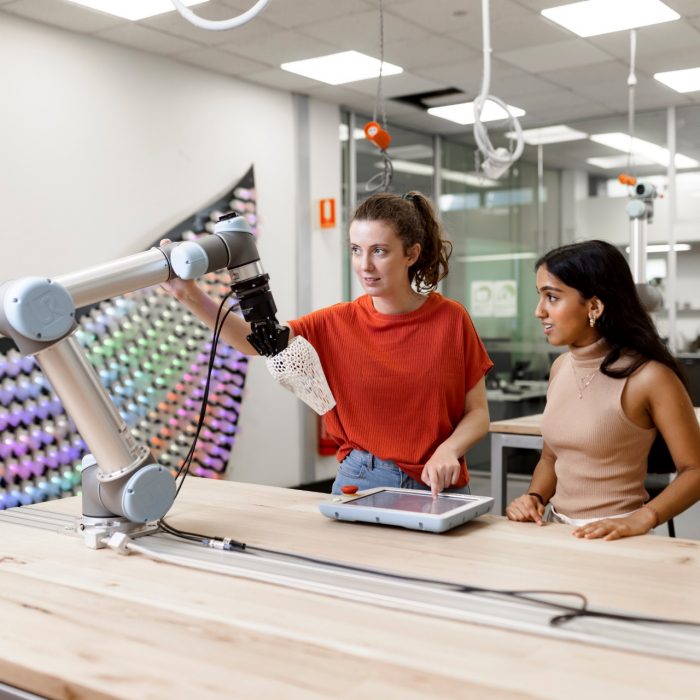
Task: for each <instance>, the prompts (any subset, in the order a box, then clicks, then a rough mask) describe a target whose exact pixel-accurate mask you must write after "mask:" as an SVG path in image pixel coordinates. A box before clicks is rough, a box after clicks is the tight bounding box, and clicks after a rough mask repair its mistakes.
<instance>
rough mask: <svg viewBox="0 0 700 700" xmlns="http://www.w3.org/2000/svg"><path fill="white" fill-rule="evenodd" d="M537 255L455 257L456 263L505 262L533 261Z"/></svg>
mask: <svg viewBox="0 0 700 700" xmlns="http://www.w3.org/2000/svg"><path fill="white" fill-rule="evenodd" d="M537 256H538V253H492V254H491V255H456V256H455V260H456V261H457V262H501V261H505V260H534V259H535V258H536V257H537Z"/></svg>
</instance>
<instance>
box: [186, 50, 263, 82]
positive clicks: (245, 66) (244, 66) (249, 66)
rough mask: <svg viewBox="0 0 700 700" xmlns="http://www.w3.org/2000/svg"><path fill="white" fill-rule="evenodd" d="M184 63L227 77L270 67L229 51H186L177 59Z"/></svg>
mask: <svg viewBox="0 0 700 700" xmlns="http://www.w3.org/2000/svg"><path fill="white" fill-rule="evenodd" d="M175 58H176V59H177V60H178V61H180V62H182V63H189V64H191V65H193V66H199V67H200V68H208V69H209V70H213V71H215V72H217V73H225V74H226V75H236V76H245V75H246V74H247V73H254V72H256V71H261V70H264V69H266V68H268V66H265V65H263V64H262V63H258V62H257V61H251V60H250V59H248V58H243V57H242V56H235V55H234V54H232V53H228V52H227V51H220V50H219V49H211V48H210V49H197V50H196V51H185V52H184V53H181V54H178V55H177V56H176V57H175Z"/></svg>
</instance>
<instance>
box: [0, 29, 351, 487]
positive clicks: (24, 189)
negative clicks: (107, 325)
mask: <svg viewBox="0 0 700 700" xmlns="http://www.w3.org/2000/svg"><path fill="white" fill-rule="evenodd" d="M0 65H2V67H3V68H2V71H0V94H2V95H3V104H2V108H1V109H0V153H1V154H2V155H1V156H0V243H2V244H3V254H2V255H0V281H4V280H6V279H11V278H14V277H17V276H20V275H25V274H42V275H48V276H53V275H57V274H62V273H67V272H71V271H74V270H79V269H81V268H83V267H86V266H89V265H94V264H96V263H98V262H102V261H106V260H110V259H113V258H117V257H121V256H124V255H128V254H131V253H134V252H137V251H139V250H142V249H143V248H144V247H145V246H147V245H148V244H150V243H151V242H152V241H154V240H155V239H157V238H158V236H159V235H160V234H161V233H162V232H163V231H167V230H168V229H169V228H170V227H171V226H173V225H174V224H176V223H178V222H179V221H180V220H182V219H183V218H185V217H186V216H188V215H189V214H191V213H192V212H193V211H195V210H196V209H198V208H200V207H201V206H203V205H205V204H207V203H209V202H210V201H211V200H212V199H215V198H216V196H215V195H220V194H222V193H223V192H225V191H226V190H227V189H228V188H229V187H230V186H231V185H232V184H233V183H234V182H235V181H236V180H237V179H238V178H239V177H240V176H241V175H242V174H243V173H244V172H245V171H246V170H247V169H248V167H249V166H250V164H251V163H252V164H254V166H255V175H256V184H257V190H258V212H259V216H260V226H259V250H260V253H261V258H262V261H263V264H264V266H265V269H266V270H267V272H269V273H270V276H271V284H272V289H273V293H274V296H275V300H276V302H277V305H278V308H279V317H280V319H288V318H294V317H295V316H296V315H297V313H298V309H297V281H298V280H297V278H296V273H295V269H294V265H292V264H290V261H291V260H293V259H294V255H295V235H294V234H295V232H294V221H295V212H296V209H297V206H298V201H297V197H296V191H297V183H296V179H295V172H296V170H295V159H296V158H298V157H299V154H298V152H297V148H296V146H297V144H296V143H295V131H294V124H295V121H294V120H295V114H294V106H293V99H292V96H291V95H290V94H287V93H283V92H280V91H276V90H272V89H266V88H263V87H258V86H254V85H251V84H248V83H245V82H242V81H238V80H235V79H232V78H229V77H225V76H221V75H217V74H214V73H209V72H207V71H204V70H201V69H198V68H194V67H191V66H186V65H183V64H179V63H176V62H174V61H171V60H169V59H166V58H162V57H157V56H153V55H150V54H146V53H142V52H139V51H136V50H132V49H129V48H124V47H120V46H115V45H112V44H109V43H107V42H102V41H99V40H96V39H92V38H89V37H85V36H82V35H79V34H74V33H71V32H66V31H63V30H60V29H55V28H52V27H47V26H44V25H41V24H38V23H34V22H29V21H25V20H21V19H15V18H13V17H10V16H7V15H3V19H2V23H0ZM312 105H313V109H312V114H313V118H314V124H315V128H316V130H317V132H318V133H320V134H322V135H323V140H322V141H321V142H320V143H321V144H322V152H315V153H314V154H313V155H314V157H316V158H319V157H320V158H321V166H322V168H323V171H322V172H323V175H322V178H323V179H322V181H319V182H316V183H315V184H314V185H313V187H314V190H313V191H316V190H318V191H321V190H322V191H323V194H322V195H319V196H324V197H327V196H335V197H336V198H337V199H338V200H339V196H340V164H339V146H338V109H337V108H336V107H331V106H328V105H321V104H319V103H312ZM331 134H333V135H334V139H333V138H332V137H331ZM319 147H321V146H319ZM311 171H312V172H316V170H315V164H314V162H313V161H312V163H311ZM321 183H322V186H321ZM315 233H316V232H313V231H312V232H310V234H311V235H312V236H313V235H315ZM324 235H325V233H324ZM336 238H337V237H336ZM314 250H315V254H314V263H315V265H317V266H318V269H316V268H315V269H314V270H313V271H311V272H310V274H311V275H312V280H315V279H316V278H318V279H319V280H320V281H319V283H318V286H317V287H316V288H317V297H315V298H314V301H315V302H316V301H317V300H325V299H326V298H330V297H332V296H333V295H334V293H335V291H336V290H335V287H334V286H333V282H332V280H333V277H334V276H335V275H336V272H335V271H334V268H336V267H337V275H338V276H340V275H339V273H340V268H339V265H340V263H339V259H336V258H337V248H336V245H335V244H334V243H332V242H331V241H330V239H324V240H323V241H319V244H318V245H316V244H314ZM330 271H332V272H330ZM329 272H330V274H329ZM339 298H340V296H339V294H338V295H337V297H334V298H333V301H336V300H339ZM324 303H325V302H324ZM251 365H252V367H251V371H250V374H249V380H248V383H247V385H246V398H245V401H244V405H243V410H242V416H241V425H240V437H239V441H238V443H237V445H236V447H235V450H234V457H233V461H232V468H233V474H232V478H234V479H240V480H250V481H257V482H260V483H271V484H277V485H293V484H296V483H298V482H299V475H300V474H301V465H300V463H299V459H300V458H299V454H300V452H301V450H300V445H299V442H300V439H301V437H300V432H299V430H298V425H299V411H301V410H302V408H301V405H300V403H299V402H298V401H296V400H295V399H294V397H293V396H291V395H289V394H287V393H286V392H284V391H283V390H282V389H280V388H279V387H277V385H275V384H274V382H273V381H272V379H271V378H270V377H269V375H268V374H267V372H266V370H265V368H264V364H263V362H262V361H261V360H255V361H253V362H252V363H251Z"/></svg>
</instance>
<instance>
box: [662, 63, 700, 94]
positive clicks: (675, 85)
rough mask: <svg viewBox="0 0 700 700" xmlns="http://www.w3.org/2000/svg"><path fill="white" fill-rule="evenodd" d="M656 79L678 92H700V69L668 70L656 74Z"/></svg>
mask: <svg viewBox="0 0 700 700" xmlns="http://www.w3.org/2000/svg"><path fill="white" fill-rule="evenodd" d="M654 78H655V79H656V80H658V81H659V82H660V83H663V84H664V85H668V87H670V88H672V89H673V90H675V91H676V92H695V91H696V90H700V68H685V69H683V70H668V71H665V72H663V73H654Z"/></svg>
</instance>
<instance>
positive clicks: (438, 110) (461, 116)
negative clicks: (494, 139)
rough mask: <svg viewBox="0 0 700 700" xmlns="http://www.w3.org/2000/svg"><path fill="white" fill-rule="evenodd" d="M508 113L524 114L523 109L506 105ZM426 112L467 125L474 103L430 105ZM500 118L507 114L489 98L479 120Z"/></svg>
mask: <svg viewBox="0 0 700 700" xmlns="http://www.w3.org/2000/svg"><path fill="white" fill-rule="evenodd" d="M508 109H509V110H510V113H511V114H512V115H513V116H514V117H522V116H524V114H525V110H524V109H520V108H519V107H512V106H511V105H508ZM428 114H432V115H433V116H434V117H440V118H441V119H448V120H449V121H451V122H455V123H457V124H462V125H467V124H473V123H474V103H473V102H460V103H459V104H455V105H444V106H443V107H431V108H430V109H429V110H428ZM502 119H508V114H507V113H506V111H505V110H504V109H503V107H501V106H500V105H497V104H496V103H495V102H491V100H486V104H485V105H484V108H483V109H482V110H481V121H482V122H495V121H500V120H502Z"/></svg>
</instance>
